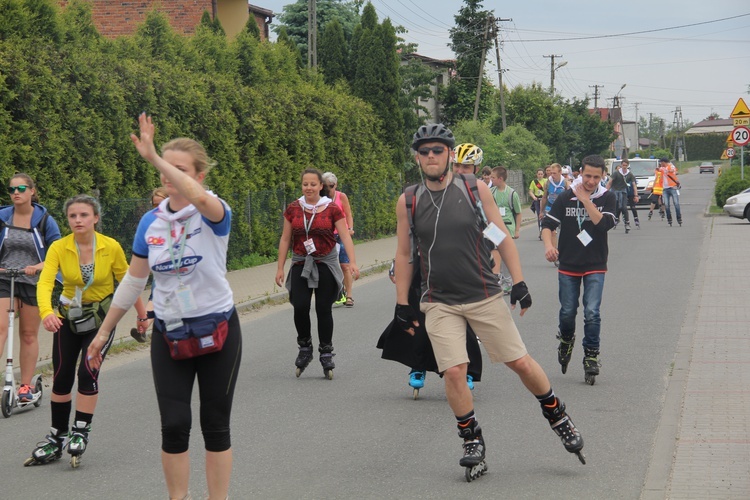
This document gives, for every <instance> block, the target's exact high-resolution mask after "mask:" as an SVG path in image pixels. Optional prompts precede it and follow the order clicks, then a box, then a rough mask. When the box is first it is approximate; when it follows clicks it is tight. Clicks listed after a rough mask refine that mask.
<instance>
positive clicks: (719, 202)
mask: <svg viewBox="0 0 750 500" xmlns="http://www.w3.org/2000/svg"><path fill="white" fill-rule="evenodd" d="M741 173H742V172H741V169H740V166H739V165H733V166H732V167H731V168H722V171H721V176H719V178H718V179H717V180H716V186H715V188H714V197H715V198H716V206H719V207H723V206H724V204H725V203H726V201H727V198H729V197H730V196H734V195H736V194H737V193H739V192H741V191H744V190H745V189H747V188H749V187H750V168H748V166H747V165H746V166H745V178H744V179H741Z"/></svg>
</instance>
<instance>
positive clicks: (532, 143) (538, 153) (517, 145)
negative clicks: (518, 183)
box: [500, 125, 552, 183]
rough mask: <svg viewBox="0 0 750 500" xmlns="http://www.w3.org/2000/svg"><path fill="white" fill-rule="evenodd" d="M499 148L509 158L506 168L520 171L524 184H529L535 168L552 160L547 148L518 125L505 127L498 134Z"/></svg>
mask: <svg viewBox="0 0 750 500" xmlns="http://www.w3.org/2000/svg"><path fill="white" fill-rule="evenodd" d="M500 147H501V148H502V149H503V151H504V152H505V154H507V155H508V156H509V158H508V159H507V160H506V166H507V167H509V168H512V169H517V170H522V171H523V176H524V182H525V183H529V182H531V179H533V178H534V176H535V172H536V169H537V168H539V167H543V166H545V165H549V164H550V163H551V160H552V155H551V154H550V150H549V148H547V146H545V145H544V144H542V143H541V142H540V141H539V139H538V138H537V137H535V136H534V134H533V133H531V132H530V131H529V130H526V128H524V127H523V126H520V125H510V126H508V127H506V129H505V131H504V132H503V133H502V134H500Z"/></svg>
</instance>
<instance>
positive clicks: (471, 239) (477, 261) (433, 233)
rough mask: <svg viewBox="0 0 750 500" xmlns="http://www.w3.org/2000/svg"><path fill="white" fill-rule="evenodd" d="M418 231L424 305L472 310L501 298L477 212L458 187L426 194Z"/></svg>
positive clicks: (418, 210) (421, 200)
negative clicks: (467, 306)
mask: <svg viewBox="0 0 750 500" xmlns="http://www.w3.org/2000/svg"><path fill="white" fill-rule="evenodd" d="M457 182H463V181H461V179H457ZM443 194H445V197H444V198H443ZM438 208H440V210H438ZM438 212H439V215H438ZM436 220H437V224H435V222H436ZM414 226H415V231H416V233H417V240H418V246H419V254H420V266H421V271H422V298H421V302H437V303H442V304H448V305H458V304H472V303H474V302H479V301H481V300H484V299H486V298H488V297H491V296H494V295H496V294H498V293H501V288H500V286H499V285H498V282H497V276H496V275H495V274H494V273H493V272H492V266H491V265H490V252H489V249H488V247H487V244H486V242H485V239H484V236H483V235H482V231H481V230H480V228H479V226H478V224H477V217H476V214H475V212H474V207H473V206H472V205H471V202H469V200H468V199H467V198H466V195H464V193H463V192H462V190H461V188H459V187H458V186H457V185H456V184H455V183H451V184H450V185H449V186H448V188H447V190H445V191H442V190H441V191H430V190H428V189H427V190H424V192H423V193H422V195H421V196H420V197H419V199H417V200H416V210H415V214H414Z"/></svg>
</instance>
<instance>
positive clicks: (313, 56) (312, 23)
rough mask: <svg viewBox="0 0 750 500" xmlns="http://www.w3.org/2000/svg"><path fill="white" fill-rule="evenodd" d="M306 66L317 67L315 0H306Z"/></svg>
mask: <svg viewBox="0 0 750 500" xmlns="http://www.w3.org/2000/svg"><path fill="white" fill-rule="evenodd" d="M307 67H308V68H312V69H315V68H317V67H318V12H317V6H316V4H315V0H307Z"/></svg>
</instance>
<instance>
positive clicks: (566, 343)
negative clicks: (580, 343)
mask: <svg viewBox="0 0 750 500" xmlns="http://www.w3.org/2000/svg"><path fill="white" fill-rule="evenodd" d="M557 340H559V341H560V345H559V346H557V361H558V362H559V363H560V368H561V369H562V372H563V375H565V372H567V371H568V363H570V357H571V356H572V355H573V344H574V343H575V341H576V336H575V335H573V336H572V337H571V338H570V339H567V340H566V339H564V338H563V336H562V333H560V332H557Z"/></svg>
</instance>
